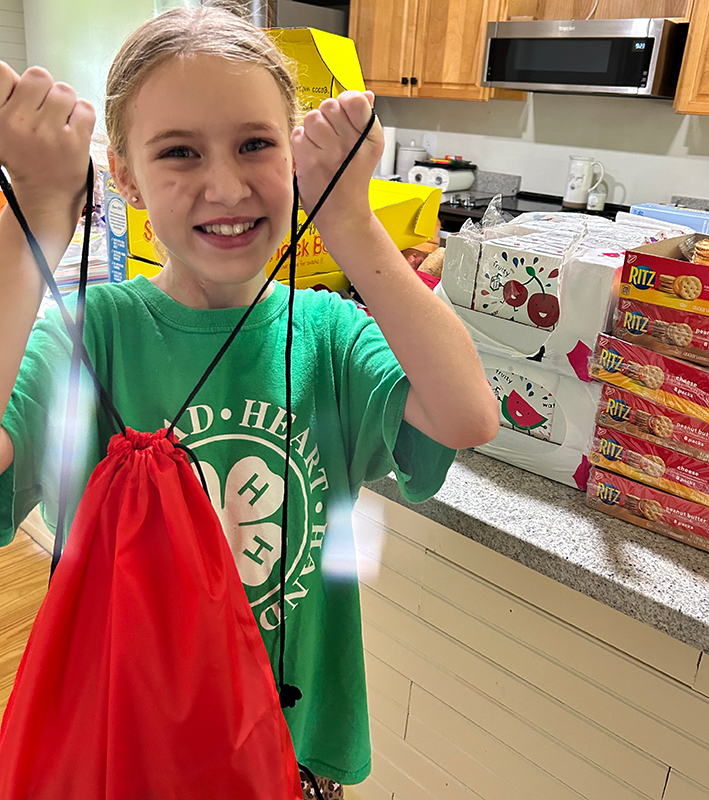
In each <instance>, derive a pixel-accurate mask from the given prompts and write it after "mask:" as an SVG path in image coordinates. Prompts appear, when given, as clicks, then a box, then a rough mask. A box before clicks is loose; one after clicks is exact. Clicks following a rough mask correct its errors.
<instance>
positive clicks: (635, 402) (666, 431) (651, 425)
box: [596, 383, 709, 461]
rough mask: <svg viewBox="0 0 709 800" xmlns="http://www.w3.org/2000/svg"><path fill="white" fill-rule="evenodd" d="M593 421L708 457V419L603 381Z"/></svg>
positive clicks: (663, 444) (682, 450)
mask: <svg viewBox="0 0 709 800" xmlns="http://www.w3.org/2000/svg"><path fill="white" fill-rule="evenodd" d="M596 422H597V423H598V424H599V425H603V426H605V427H606V428H613V429H615V430H619V431H624V432H625V433H629V434H631V435H632V436H635V437H636V438H638V439H644V440H645V441H646V442H653V443H654V444H659V445H661V446H662V447H668V448H669V449H670V450H676V451H677V452H678V453H684V454H685V455H688V456H691V457H692V458H698V459H699V460H700V461H709V422H702V421H701V420H698V419H695V418H694V417H690V416H688V415H687V414H680V412H679V411H676V410H675V409H673V408H666V407H665V406H661V405H658V404H657V403H653V402H652V401H651V400H647V399H646V398H644V397H640V395H637V394H632V393H631V392H626V391H624V390H623V389H618V388H617V387H616V386H612V385H611V384H608V383H606V384H604V385H603V390H602V391H601V401H600V403H599V405H598V414H597V415H596Z"/></svg>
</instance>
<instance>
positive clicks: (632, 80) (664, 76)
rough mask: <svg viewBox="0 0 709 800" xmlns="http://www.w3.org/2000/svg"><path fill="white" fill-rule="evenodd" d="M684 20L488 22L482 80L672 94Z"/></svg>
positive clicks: (550, 88)
mask: <svg viewBox="0 0 709 800" xmlns="http://www.w3.org/2000/svg"><path fill="white" fill-rule="evenodd" d="M687 27H688V25H687V23H686V22H675V21H673V20H668V19H598V20H595V19H594V20H576V19H572V20H539V21H537V20H534V21H529V22H522V21H520V22H490V23H489V24H488V26H487V46H486V48H485V60H484V65H483V76H482V77H483V86H494V87H499V88H502V89H522V90H524V91H531V92H561V93H566V94H611V95H618V94H620V95H635V96H638V97H673V96H674V93H675V89H676V86H677V78H678V76H679V69H680V65H681V61H682V53H683V51H684V45H685V42H686V39H687Z"/></svg>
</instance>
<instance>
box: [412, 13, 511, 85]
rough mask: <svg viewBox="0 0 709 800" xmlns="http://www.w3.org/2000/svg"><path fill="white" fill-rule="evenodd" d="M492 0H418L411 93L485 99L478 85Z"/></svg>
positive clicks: (492, 16)
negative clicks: (415, 80) (413, 79)
mask: <svg viewBox="0 0 709 800" xmlns="http://www.w3.org/2000/svg"><path fill="white" fill-rule="evenodd" d="M497 10H498V2H497V0H419V13H418V26H417V37H416V49H415V51H414V71H413V74H414V76H415V77H416V79H417V82H416V84H415V85H414V87H413V90H412V96H413V97H448V98H452V99H458V100H487V99H488V97H489V96H490V90H489V89H487V88H483V87H482V86H481V85H480V80H481V77H482V68H483V56H484V52H485V38H486V33H487V23H488V21H490V20H493V19H495V18H496V13H497Z"/></svg>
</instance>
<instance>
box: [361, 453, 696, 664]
mask: <svg viewBox="0 0 709 800" xmlns="http://www.w3.org/2000/svg"><path fill="white" fill-rule="evenodd" d="M365 485H366V486H367V488H369V489H371V490H372V491H374V492H377V493H378V494H380V495H382V496H384V497H387V498H389V499H390V500H393V501H395V502H397V503H399V504H400V505H402V506H405V507H407V508H410V509H412V510H414V511H416V512H417V513H419V514H422V515H423V516H425V517H428V518H429V519H431V520H433V521H435V522H437V523H439V524H441V525H445V526H446V527H447V528H450V529H452V530H454V531H456V532H457V533H460V534H462V535H463V536H467V537H468V538H470V539H473V540H474V541H476V542H479V543H480V544H482V545H485V546H486V547H489V548H491V549H492V550H495V551H497V552H498V553H501V554H502V555H504V556H507V557H509V558H511V559H513V560H514V561H517V562H519V563H520V564H524V565H525V566H527V567H530V568H531V569H534V570H536V571H537V572H539V573H541V574H543V575H546V576H548V577H550V578H553V579H554V580H556V581H558V582H559V583H562V584H564V585H566V586H569V587H571V588H573V589H576V590H577V591H579V592H582V593H583V594H586V595H588V596H589V597H592V598H594V599H595V600H598V601H600V602H602V603H605V604H606V605H608V606H610V607H611V608H614V609H617V610H618V611H621V612H623V613H624V614H627V615H628V616H630V617H634V618H635V619H638V620H640V621H641V622H644V623H647V624H649V625H651V626H653V627H655V628H657V629H659V630H661V631H664V632H665V633H667V634H669V635H670V636H672V637H674V638H675V639H677V640H679V641H682V642H684V643H686V644H689V645H691V646H693V647H696V648H698V649H700V650H703V651H705V652H709V553H706V552H703V551H701V550H697V549H695V548H693V547H690V546H688V545H684V544H682V543H680V542H676V541H674V540H673V539H669V538H667V537H665V536H661V535H659V534H656V533H653V532H651V531H646V530H644V529H642V528H638V527H636V526H634V525H629V524H628V523H626V522H622V521H621V520H618V519H616V518H615V517H611V516H608V515H606V514H602V513H600V512H598V511H593V510H591V509H589V508H587V507H586V505H585V494H584V493H583V492H579V491H576V490H574V489H570V488H569V487H567V486H563V485H561V484H558V483H554V482H553V481H550V480H547V479H546V478H541V477H539V476H538V475H533V474H531V473H528V472H524V471H523V470H520V469H518V468H517V467H513V466H510V465H509V464H505V463H502V462H500V461H495V460H494V459H491V458H488V457H487V456H483V455H481V454H479V453H476V452H474V451H473V450H463V451H461V452H460V453H459V454H458V457H457V458H456V461H455V463H454V464H453V466H452V467H451V470H450V472H449V473H448V478H447V480H446V482H445V484H444V485H443V487H442V488H441V490H440V491H439V492H438V493H437V494H436V496H435V497H433V498H431V499H430V500H427V501H426V502H425V503H421V504H416V505H414V504H411V503H407V502H406V501H405V500H404V499H403V498H402V497H401V494H400V492H399V489H398V487H397V484H396V481H395V479H394V477H393V476H392V475H390V476H387V477H385V478H382V479H381V480H379V481H374V482H371V483H368V484H365Z"/></svg>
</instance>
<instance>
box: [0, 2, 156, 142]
mask: <svg viewBox="0 0 709 800" xmlns="http://www.w3.org/2000/svg"><path fill="white" fill-rule="evenodd" d="M13 1H14V0H9V2H13ZM6 2H8V0H0V7H2V3H6ZM155 5H160V4H154V3H153V0H119V2H116V0H24V12H25V13H24V17H25V35H26V38H27V62H28V63H29V64H39V65H41V66H43V67H46V68H47V69H48V70H49V71H50V72H51V73H52V76H53V77H54V79H55V80H57V81H66V82H67V83H69V84H71V85H72V86H73V87H74V88H75V89H76V91H77V93H78V94H79V96H80V97H83V98H85V99H86V100H89V101H91V102H92V103H93V104H94V106H95V107H96V114H97V118H98V120H99V122H98V125H97V128H102V127H103V123H102V120H103V105H104V100H103V98H104V87H105V84H106V76H107V75H108V69H109V67H110V65H111V61H112V59H113V57H114V55H115V54H116V52H117V51H118V48H119V47H120V46H121V44H122V43H123V40H124V39H125V38H126V37H127V36H128V34H129V33H131V31H133V30H134V29H135V28H137V27H138V26H139V25H140V24H141V23H143V22H145V21H146V20H147V19H150V18H151V17H152V16H153V13H154V10H155Z"/></svg>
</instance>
